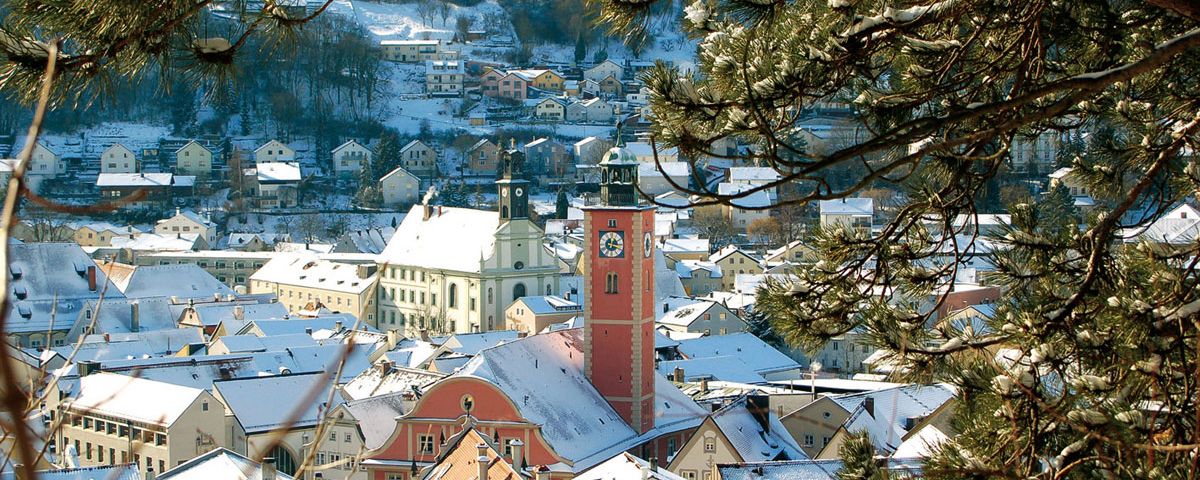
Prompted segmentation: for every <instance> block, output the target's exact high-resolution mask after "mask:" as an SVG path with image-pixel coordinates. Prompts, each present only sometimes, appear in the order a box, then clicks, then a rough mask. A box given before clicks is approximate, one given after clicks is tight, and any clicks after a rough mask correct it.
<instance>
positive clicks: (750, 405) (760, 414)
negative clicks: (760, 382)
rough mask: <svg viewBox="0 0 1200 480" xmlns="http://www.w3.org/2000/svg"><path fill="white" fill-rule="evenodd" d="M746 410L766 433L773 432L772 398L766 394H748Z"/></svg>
mask: <svg viewBox="0 0 1200 480" xmlns="http://www.w3.org/2000/svg"><path fill="white" fill-rule="evenodd" d="M746 410H749V411H750V415H751V416H752V417H754V419H755V420H757V421H758V425H759V426H761V427H762V429H763V431H764V432H766V433H771V399H770V397H768V396H766V395H747V396H746Z"/></svg>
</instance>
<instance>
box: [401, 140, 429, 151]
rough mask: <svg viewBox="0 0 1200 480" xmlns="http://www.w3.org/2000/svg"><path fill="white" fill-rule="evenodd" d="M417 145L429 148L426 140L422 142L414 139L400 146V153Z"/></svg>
mask: <svg viewBox="0 0 1200 480" xmlns="http://www.w3.org/2000/svg"><path fill="white" fill-rule="evenodd" d="M417 145H420V146H423V147H425V148H429V145H426V144H425V142H422V141H420V140H413V141H411V142H408V143H406V144H404V146H403V147H400V153H404V152H405V151H408V150H409V149H411V148H416V147H417Z"/></svg>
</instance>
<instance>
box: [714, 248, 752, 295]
mask: <svg viewBox="0 0 1200 480" xmlns="http://www.w3.org/2000/svg"><path fill="white" fill-rule="evenodd" d="M708 261H710V262H713V263H715V264H717V266H718V267H721V272H722V274H723V275H722V276H721V289H722V290H725V291H727V292H732V291H733V286H734V281H735V280H737V276H738V275H747V274H748V275H758V274H761V273H763V269H762V265H760V264H759V261H758V259H757V258H754V257H752V256H750V254H748V253H746V252H745V251H744V250H742V249H740V248H738V247H737V246H734V245H729V246H726V247H725V248H722V249H720V250H717V251H716V253H713V254H712V255H711V256H709V257H708Z"/></svg>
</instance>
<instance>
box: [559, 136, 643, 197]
mask: <svg viewBox="0 0 1200 480" xmlns="http://www.w3.org/2000/svg"><path fill="white" fill-rule="evenodd" d="M612 146H613V143H612V142H611V141H609V140H602V139H600V138H598V137H587V138H584V139H583V140H580V141H578V142H575V144H574V145H572V151H573V152H574V154H575V164H577V165H595V164H598V163H600V160H601V159H602V158H603V157H604V153H605V152H607V151H608V150H609V149H610V148H612ZM639 175H640V172H639ZM643 181H644V177H639V178H638V184H639V186H642V188H645V186H644V185H642V182H643Z"/></svg>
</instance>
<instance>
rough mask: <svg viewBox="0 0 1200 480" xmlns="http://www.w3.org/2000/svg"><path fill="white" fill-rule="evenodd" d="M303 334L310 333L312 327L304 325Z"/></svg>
mask: <svg viewBox="0 0 1200 480" xmlns="http://www.w3.org/2000/svg"><path fill="white" fill-rule="evenodd" d="M304 334H305V335H312V327H304Z"/></svg>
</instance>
